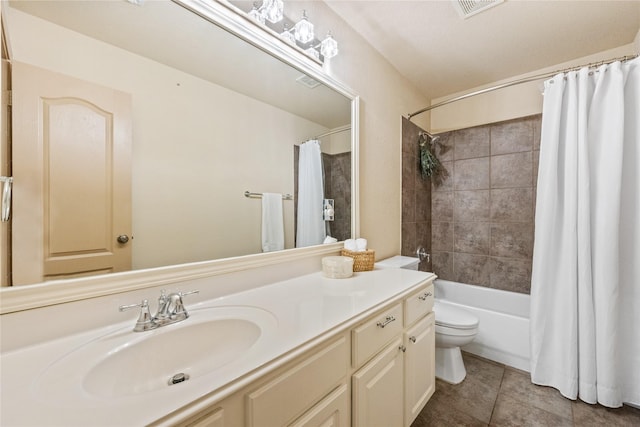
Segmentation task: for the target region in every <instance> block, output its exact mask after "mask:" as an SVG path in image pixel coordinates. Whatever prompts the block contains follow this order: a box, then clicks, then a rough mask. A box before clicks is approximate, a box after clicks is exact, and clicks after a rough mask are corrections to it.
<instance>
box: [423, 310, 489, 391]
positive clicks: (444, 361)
mask: <svg viewBox="0 0 640 427" xmlns="http://www.w3.org/2000/svg"><path fill="white" fill-rule="evenodd" d="M433 311H434V312H435V313H436V378H439V379H440V380H442V381H445V382H448V383H450V384H458V383H460V382H462V380H464V378H465V376H466V375H467V370H466V369H465V367H464V362H463V361H462V353H461V352H460V347H462V346H463V345H466V344H469V343H470V342H471V341H473V339H474V338H475V337H476V335H477V333H478V323H479V321H478V318H477V317H476V316H474V315H473V314H471V313H469V312H468V311H466V310H463V309H461V308H458V307H455V306H453V305H451V304H447V303H443V302H440V301H438V300H437V299H436V300H435V301H434V304H433Z"/></svg>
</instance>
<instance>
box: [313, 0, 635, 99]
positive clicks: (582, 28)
mask: <svg viewBox="0 0 640 427" xmlns="http://www.w3.org/2000/svg"><path fill="white" fill-rule="evenodd" d="M325 2H326V3H327V4H328V6H329V7H330V8H331V9H333V11H334V12H335V13H337V14H338V15H339V16H341V17H342V18H343V19H344V20H345V21H346V22H347V23H348V24H349V25H350V26H351V27H352V28H353V29H354V30H355V31H356V32H358V33H359V34H360V35H362V36H363V37H364V38H365V39H366V40H368V41H369V43H370V44H371V45H372V46H373V47H374V48H375V49H377V50H378V51H379V52H380V54H382V56H383V57H385V58H386V59H387V60H388V61H389V62H390V63H391V64H392V65H393V66H394V67H395V68H396V69H397V70H398V71H399V72H400V73H401V74H402V75H403V76H404V77H406V78H407V79H408V80H409V81H410V82H411V83H413V85H415V86H416V87H417V88H418V89H419V90H420V91H421V92H422V93H423V94H424V95H425V96H426V97H427V98H429V99H433V98H437V97H441V96H444V95H449V94H453V93H456V92H459V91H463V90H466V89H470V88H474V87H477V86H481V85H483V84H487V83H491V82H495V81H498V80H501V79H505V78H508V77H512V76H516V75H520V74H524V73H527V72H531V71H535V70H539V69H542V68H545V67H550V66H554V65H556V64H560V63H562V62H566V61H570V60H573V59H576V58H580V57H583V56H587V55H590V54H594V53H597V52H601V51H603V50H607V49H611V48H614V47H619V46H623V45H626V44H629V43H632V42H633V41H634V37H635V36H636V34H637V33H638V30H639V28H640V1H638V0H635V1H613V0H606V1H592V0H590V1H584V0H574V1H566V0H565V1H560V0H556V1H540V0H529V1H522V0H506V1H505V2H504V3H501V4H499V5H498V6H495V7H493V8H490V9H487V10H485V11H483V12H481V13H478V14H476V15H474V16H471V17H468V18H467V19H463V18H461V17H460V15H459V14H458V12H457V11H456V9H455V8H454V6H453V4H452V1H451V0H422V1H403V0H395V1H392V0H387V1H371V0H360V1H358V0H351V1H343V0H325ZM336 38H337V39H338V40H339V34H336Z"/></svg>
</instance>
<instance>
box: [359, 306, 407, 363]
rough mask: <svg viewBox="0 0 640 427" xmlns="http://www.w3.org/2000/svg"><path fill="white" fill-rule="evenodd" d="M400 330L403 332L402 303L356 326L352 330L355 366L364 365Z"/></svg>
mask: <svg viewBox="0 0 640 427" xmlns="http://www.w3.org/2000/svg"><path fill="white" fill-rule="evenodd" d="M400 332H402V304H401V303H398V304H396V305H394V306H393V307H391V308H389V309H388V310H385V311H383V312H382V313H380V314H378V315H376V316H374V317H373V319H371V320H369V321H368V322H366V323H364V324H362V325H360V326H358V327H357V328H354V329H353V331H352V337H353V358H352V363H353V366H354V367H356V368H357V367H359V366H360V365H362V364H363V363H364V362H366V361H367V360H368V359H369V358H370V357H371V356H373V355H374V354H376V353H377V352H378V351H379V350H381V349H382V347H383V346H384V345H385V344H386V343H388V342H389V341H391V339H393V337H395V336H397V335H398V334H399V333H400Z"/></svg>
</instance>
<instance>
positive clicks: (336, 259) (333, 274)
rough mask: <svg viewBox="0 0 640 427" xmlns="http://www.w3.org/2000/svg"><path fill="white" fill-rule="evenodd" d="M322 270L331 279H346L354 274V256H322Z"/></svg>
mask: <svg viewBox="0 0 640 427" xmlns="http://www.w3.org/2000/svg"><path fill="white" fill-rule="evenodd" d="M322 272H323V273H324V276H325V277H328V278H329V279H346V278H348V277H351V276H353V258H351V257H347V256H327V257H324V258H322Z"/></svg>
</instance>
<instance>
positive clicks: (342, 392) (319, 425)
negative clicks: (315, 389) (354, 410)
mask: <svg viewBox="0 0 640 427" xmlns="http://www.w3.org/2000/svg"><path fill="white" fill-rule="evenodd" d="M349 415H350V414H349V388H348V387H347V385H346V384H342V385H340V386H339V387H338V388H336V389H335V390H334V391H332V392H331V393H329V395H328V396H327V397H325V398H324V399H322V400H321V401H320V402H318V403H317V404H316V405H315V406H314V407H313V408H311V409H310V410H308V411H307V413H306V414H304V415H303V416H302V417H300V418H299V419H297V420H296V421H295V422H293V423H292V424H290V426H289V427H346V426H348V425H349V418H350V417H349Z"/></svg>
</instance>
